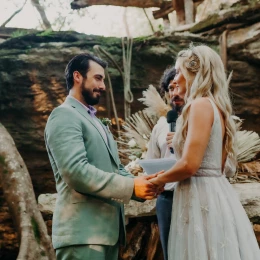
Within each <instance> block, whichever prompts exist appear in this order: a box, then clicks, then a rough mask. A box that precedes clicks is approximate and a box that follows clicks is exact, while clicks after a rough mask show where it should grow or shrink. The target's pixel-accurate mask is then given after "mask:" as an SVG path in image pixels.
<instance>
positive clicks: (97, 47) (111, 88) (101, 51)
mask: <svg viewBox="0 0 260 260" xmlns="http://www.w3.org/2000/svg"><path fill="white" fill-rule="evenodd" d="M93 49H94V52H95V53H96V55H97V56H98V57H99V58H101V53H103V54H104V55H105V56H106V57H107V58H109V60H110V61H111V62H112V63H113V64H114V65H115V66H116V67H117V69H118V70H119V72H120V74H121V76H122V77H123V72H122V70H121V69H120V68H119V67H118V65H117V64H116V62H115V60H114V59H113V58H112V56H111V55H110V54H109V53H108V52H106V51H105V50H104V49H102V48H101V47H100V46H99V45H95V46H94V47H93ZM105 73H106V78H107V80H108V90H109V93H110V97H111V103H112V108H113V112H114V115H115V120H116V126H117V133H118V136H119V135H120V124H119V120H118V115H117V110H116V105H115V99H114V92H113V87H112V83H111V79H110V76H109V74H108V72H107V70H106V71H105Z"/></svg>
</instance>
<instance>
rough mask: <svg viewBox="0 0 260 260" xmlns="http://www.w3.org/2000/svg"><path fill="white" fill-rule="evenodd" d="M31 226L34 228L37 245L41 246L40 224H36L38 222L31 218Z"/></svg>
mask: <svg viewBox="0 0 260 260" xmlns="http://www.w3.org/2000/svg"><path fill="white" fill-rule="evenodd" d="M31 224H32V228H33V233H34V237H35V239H36V241H37V243H38V244H39V243H40V240H41V233H40V229H39V226H38V223H37V222H36V220H35V219H34V218H31Z"/></svg>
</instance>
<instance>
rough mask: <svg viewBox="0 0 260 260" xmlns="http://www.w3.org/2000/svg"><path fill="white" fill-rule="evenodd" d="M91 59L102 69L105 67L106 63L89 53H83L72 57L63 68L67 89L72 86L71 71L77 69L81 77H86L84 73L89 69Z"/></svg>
mask: <svg viewBox="0 0 260 260" xmlns="http://www.w3.org/2000/svg"><path fill="white" fill-rule="evenodd" d="M90 60H92V61H94V62H96V63H98V64H99V65H100V66H101V67H103V68H104V69H105V68H106V67H107V63H106V62H105V61H103V60H101V59H100V58H98V57H97V56H95V55H92V54H90V53H83V54H79V55H77V56H75V57H74V58H72V59H71V60H70V61H69V63H68V65H67V66H66V69H65V79H66V83H67V89H68V90H70V89H71V88H72V87H73V84H74V80H73V72H74V71H78V72H79V73H80V74H81V75H82V77H83V78H86V74H87V72H88V71H89V61H90Z"/></svg>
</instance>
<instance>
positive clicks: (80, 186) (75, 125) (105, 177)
mask: <svg viewBox="0 0 260 260" xmlns="http://www.w3.org/2000/svg"><path fill="white" fill-rule="evenodd" d="M45 141H46V146H47V149H48V150H49V152H50V153H51V156H52V157H53V159H54V162H55V164H56V167H57V169H58V172H59V174H60V175H61V178H62V179H63V180H64V181H65V182H66V183H67V185H68V186H70V187H71V188H72V189H74V190H76V191H78V192H80V193H84V194H90V195H94V196H98V197H103V198H108V199H110V198H118V199H120V200H123V202H124V203H128V202H129V200H130V198H131V196H132V193H133V187H134V181H133V179H132V178H125V177H124V176H121V175H119V174H116V173H111V172H105V171H102V170H100V169H98V168H96V167H95V166H94V165H91V164H90V163H89V162H88V155H87V151H86V148H85V145H84V140H83V134H82V125H81V121H80V120H79V119H78V118H77V116H76V115H75V112H74V111H71V109H69V108H66V107H59V108H57V109H55V110H54V111H53V112H52V114H51V115H50V117H49V119H48V123H47V125H46V129H45Z"/></svg>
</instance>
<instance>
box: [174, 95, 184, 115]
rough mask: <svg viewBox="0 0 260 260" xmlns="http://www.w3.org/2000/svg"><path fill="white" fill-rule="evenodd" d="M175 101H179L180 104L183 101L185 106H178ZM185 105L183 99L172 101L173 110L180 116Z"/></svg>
mask: <svg viewBox="0 0 260 260" xmlns="http://www.w3.org/2000/svg"><path fill="white" fill-rule="evenodd" d="M175 101H179V102H180V101H182V102H183V104H182V105H179V104H178V105H177V104H176V103H175ZM184 105H185V104H184V101H183V100H182V99H180V98H174V99H172V102H171V106H172V109H175V110H176V112H177V113H178V114H181V112H182V109H183V107H184Z"/></svg>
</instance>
